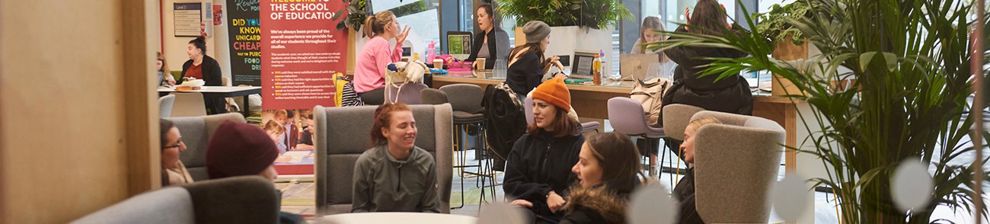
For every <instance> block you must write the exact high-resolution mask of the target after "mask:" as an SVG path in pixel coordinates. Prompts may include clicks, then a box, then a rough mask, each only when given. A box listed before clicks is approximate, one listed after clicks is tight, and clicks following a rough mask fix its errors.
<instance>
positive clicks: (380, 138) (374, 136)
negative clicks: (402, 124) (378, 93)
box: [371, 103, 410, 146]
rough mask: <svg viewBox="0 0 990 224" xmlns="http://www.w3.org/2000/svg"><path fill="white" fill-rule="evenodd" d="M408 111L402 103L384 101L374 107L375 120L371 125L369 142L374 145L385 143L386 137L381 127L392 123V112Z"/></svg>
mask: <svg viewBox="0 0 990 224" xmlns="http://www.w3.org/2000/svg"><path fill="white" fill-rule="evenodd" d="M397 111H410V110H409V107H408V106H406V104H404V103H386V104H382V105H381V106H378V108H377V109H375V122H374V124H373V125H372V126H371V144H372V145H374V146H380V145H385V144H387V143H388V139H387V138H385V135H382V128H388V127H390V126H391V125H392V121H391V119H392V112H397Z"/></svg>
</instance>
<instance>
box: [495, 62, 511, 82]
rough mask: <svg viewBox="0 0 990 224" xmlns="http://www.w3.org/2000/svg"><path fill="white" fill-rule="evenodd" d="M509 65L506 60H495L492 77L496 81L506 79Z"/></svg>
mask: <svg viewBox="0 0 990 224" xmlns="http://www.w3.org/2000/svg"><path fill="white" fill-rule="evenodd" d="M508 69H509V68H508V65H506V63H505V59H502V58H499V59H496V60H495V68H493V69H492V75H493V77H495V78H496V79H505V78H506V72H508Z"/></svg>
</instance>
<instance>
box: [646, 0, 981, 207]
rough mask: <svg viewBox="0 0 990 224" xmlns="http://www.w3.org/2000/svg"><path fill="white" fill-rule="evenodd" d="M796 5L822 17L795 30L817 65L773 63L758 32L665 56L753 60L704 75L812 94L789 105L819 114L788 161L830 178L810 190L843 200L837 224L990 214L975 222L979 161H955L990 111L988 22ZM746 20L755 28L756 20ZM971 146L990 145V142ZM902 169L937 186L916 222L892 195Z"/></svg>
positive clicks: (891, 3) (939, 7) (936, 0)
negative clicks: (985, 100) (978, 84)
mask: <svg viewBox="0 0 990 224" xmlns="http://www.w3.org/2000/svg"><path fill="white" fill-rule="evenodd" d="M797 2H805V3H808V4H809V5H814V6H815V7H810V8H809V9H808V12H807V13H808V14H807V15H808V16H807V17H804V18H794V19H787V21H786V23H787V24H790V25H792V26H793V27H795V28H797V29H798V30H800V31H801V34H802V35H803V36H804V38H805V39H807V41H809V42H810V43H811V44H813V45H814V46H816V47H817V48H818V49H819V50H820V51H821V55H819V56H815V57H811V58H808V59H807V63H806V64H807V65H810V66H800V67H798V66H793V65H792V64H790V63H785V62H783V61H781V60H778V59H775V58H772V57H770V56H769V55H770V54H771V53H772V51H773V49H774V44H773V42H771V41H770V40H769V39H768V38H766V37H767V35H768V34H767V33H764V30H761V29H754V30H753V31H752V32H750V33H739V34H727V35H723V36H707V35H698V34H690V33H671V34H670V35H671V36H673V37H677V38H671V40H668V42H667V43H665V44H663V46H666V47H670V46H681V45H691V46H709V47H726V48H733V49H738V50H742V51H745V52H748V53H749V54H750V55H749V56H747V57H743V58H738V59H727V58H722V59H715V62H713V63H711V64H709V65H708V67H706V68H705V70H704V72H703V74H704V75H716V76H719V77H720V78H721V77H729V76H734V75H737V74H739V72H740V71H744V70H749V71H763V70H768V71H771V72H773V73H774V74H777V75H780V76H781V77H783V78H784V79H786V80H788V81H790V82H792V83H793V84H794V85H795V86H796V87H797V89H798V90H799V91H801V92H804V93H805V95H792V96H790V97H792V99H793V100H794V101H803V102H806V103H807V104H808V105H810V107H811V109H810V110H811V113H806V112H800V111H799V112H800V114H799V116H800V117H802V118H803V119H802V120H803V121H799V122H804V126H805V127H808V132H809V135H810V136H809V137H808V138H807V139H804V140H805V143H804V145H803V146H799V147H797V148H790V149H789V150H798V151H799V152H801V153H806V154H810V155H813V156H814V157H815V158H818V159H819V160H820V162H821V163H822V165H824V166H825V167H826V171H827V172H828V174H827V175H826V176H825V177H819V178H814V179H811V180H810V181H811V182H812V183H814V184H815V185H816V186H828V187H831V188H832V189H833V190H834V192H835V193H834V195H835V196H836V197H837V199H838V208H837V209H838V210H840V211H839V212H838V213H839V214H838V215H839V219H840V220H841V221H840V222H842V223H904V222H907V223H930V222H933V221H935V222H939V221H945V220H932V217H931V215H932V212H933V211H934V210H935V208H936V207H938V206H945V207H949V208H951V209H958V210H960V211H961V212H970V213H973V212H980V213H982V214H984V215H985V214H987V209H986V207H983V208H982V209H981V210H976V211H974V210H975V209H974V208H973V207H974V200H984V199H983V198H984V197H985V196H984V195H975V193H974V192H973V188H974V187H976V186H977V185H976V183H974V178H975V176H976V175H981V176H982V177H983V178H984V180H987V177H988V173H987V172H982V173H975V172H974V171H976V170H977V168H976V167H973V165H972V164H970V163H969V162H972V161H965V162H961V163H960V162H959V161H953V159H956V158H959V156H960V155H965V154H967V153H971V152H973V151H974V149H973V147H972V146H971V145H969V144H968V140H967V139H968V138H969V136H970V132H971V129H970V128H972V127H973V126H974V121H973V119H972V118H971V117H970V116H968V114H969V113H968V111H971V110H972V111H982V108H970V105H969V104H968V103H967V98H968V97H969V96H970V94H971V93H972V91H971V88H970V87H971V84H972V83H970V78H971V75H970V74H971V70H970V69H971V66H970V59H971V57H972V49H970V47H971V46H970V44H969V43H970V38H972V33H971V32H969V31H970V27H972V26H983V27H986V28H990V21H988V20H985V19H984V20H981V21H973V20H972V19H970V18H968V17H967V15H968V13H969V11H970V9H971V8H972V7H973V6H972V4H971V3H970V2H968V1H962V2H960V1H952V0H926V1H913V0H885V1H876V0H797ZM744 10H745V9H744ZM744 19H745V22H747V23H748V24H749V25H750V27H756V26H757V24H755V22H754V20H755V18H753V17H745V18H744ZM984 38H986V37H984ZM982 63H983V64H988V63H987V61H984V62H982ZM849 78H852V79H856V84H855V87H854V88H835V86H834V84H833V83H836V82H842V81H844V80H846V79H849ZM978 123H982V121H981V122H978ZM812 128H815V129H820V130H818V131H812V130H811V129H812ZM973 136H976V137H982V138H983V139H987V138H990V133H988V132H983V133H979V134H976V135H973ZM799 141H801V139H799ZM984 142H986V141H985V140H984ZM976 159H980V160H982V161H984V162H985V161H986V160H987V159H988V158H987V157H984V158H976ZM957 160H958V159H957ZM904 161H920V162H921V163H923V164H926V165H928V168H929V170H930V171H929V174H930V175H931V177H932V178H933V180H934V183H935V186H933V191H932V193H931V194H930V195H927V196H930V198H931V201H930V202H929V203H928V204H927V205H926V206H924V208H922V209H917V210H915V211H910V212H905V211H901V210H899V209H897V208H896V207H895V206H894V205H893V201H894V199H893V197H892V195H891V185H892V183H891V178H892V176H893V173H894V169H895V168H896V167H897V166H898V165H900V164H901V163H902V162H904ZM798 166H799V167H800V166H801V164H798ZM799 169H800V168H799ZM984 183H986V182H984ZM984 183H980V184H984ZM984 217H985V216H984Z"/></svg>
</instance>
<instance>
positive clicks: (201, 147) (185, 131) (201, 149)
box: [165, 113, 247, 181]
mask: <svg viewBox="0 0 990 224" xmlns="http://www.w3.org/2000/svg"><path fill="white" fill-rule="evenodd" d="M165 119H168V120H170V121H172V122H174V123H175V127H177V128H179V132H180V133H182V141H183V142H185V143H186V151H185V152H182V154H181V155H179V159H180V160H181V161H182V163H183V164H185V165H186V170H188V171H189V175H190V176H192V178H193V180H195V181H201V180H207V179H210V176H209V174H208V173H207V172H206V146H207V144H208V143H209V142H210V136H213V131H216V130H217V127H219V126H220V124H222V123H223V122H226V121H231V122H238V123H246V122H247V121H245V120H244V116H243V115H241V114H239V113H225V114H214V115H206V116H198V117H169V118H165Z"/></svg>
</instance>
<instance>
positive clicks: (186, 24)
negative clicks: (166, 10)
mask: <svg viewBox="0 0 990 224" xmlns="http://www.w3.org/2000/svg"><path fill="white" fill-rule="evenodd" d="M173 10H174V11H173V12H172V15H173V18H174V20H173V22H174V23H175V36H177V37H198V36H200V34H201V33H202V31H203V30H202V27H203V25H202V24H203V14H202V10H203V5H202V4H201V3H198V2H196V3H175V5H174V8H173Z"/></svg>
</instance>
